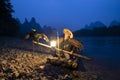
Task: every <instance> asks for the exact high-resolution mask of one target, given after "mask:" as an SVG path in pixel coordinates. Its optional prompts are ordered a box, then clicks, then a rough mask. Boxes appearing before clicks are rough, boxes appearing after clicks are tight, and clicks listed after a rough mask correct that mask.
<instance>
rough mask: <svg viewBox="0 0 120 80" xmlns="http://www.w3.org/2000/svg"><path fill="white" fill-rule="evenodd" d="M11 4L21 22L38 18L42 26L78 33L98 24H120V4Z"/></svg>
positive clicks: (103, 0) (110, 0) (72, 0)
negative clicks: (92, 23) (93, 24)
mask: <svg viewBox="0 0 120 80" xmlns="http://www.w3.org/2000/svg"><path fill="white" fill-rule="evenodd" d="M11 3H12V5H13V9H14V10H15V13H14V14H13V16H14V17H15V18H19V19H20V21H21V22H23V21H24V20H25V18H27V19H28V20H29V21H30V19H31V17H35V18H36V21H37V22H38V23H39V24H40V25H41V26H43V25H47V26H53V27H56V28H57V29H59V28H58V27H60V28H64V27H67V28H69V29H71V30H72V31H75V30H78V29H81V28H83V27H84V26H85V25H86V24H88V25H89V24H90V23H91V22H95V21H101V22H103V23H104V24H105V25H107V26H108V25H109V24H110V22H111V21H113V20H117V21H120V0H11Z"/></svg>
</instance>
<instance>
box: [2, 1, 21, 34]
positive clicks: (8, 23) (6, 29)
mask: <svg viewBox="0 0 120 80" xmlns="http://www.w3.org/2000/svg"><path fill="white" fill-rule="evenodd" d="M12 7H13V6H12V5H11V3H10V0H0V35H7V36H16V35H17V34H18V32H19V31H18V30H19V26H18V22H17V21H16V20H15V19H14V18H13V17H12V13H13V12H14V10H13V9H12Z"/></svg>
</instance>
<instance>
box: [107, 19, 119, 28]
mask: <svg viewBox="0 0 120 80" xmlns="http://www.w3.org/2000/svg"><path fill="white" fill-rule="evenodd" d="M113 26H120V22H118V21H116V20H114V21H112V22H111V23H110V25H109V27H113Z"/></svg>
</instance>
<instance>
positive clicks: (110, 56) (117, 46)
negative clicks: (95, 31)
mask: <svg viewBox="0 0 120 80" xmlns="http://www.w3.org/2000/svg"><path fill="white" fill-rule="evenodd" d="M77 39H78V40H79V41H81V42H82V43H83V45H84V50H83V54H84V55H87V56H89V57H92V58H93V61H94V62H97V63H101V65H105V66H107V67H110V68H114V69H115V68H116V69H119V68H120V37H80V38H77Z"/></svg>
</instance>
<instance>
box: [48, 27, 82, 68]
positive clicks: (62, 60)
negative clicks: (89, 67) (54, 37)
mask: <svg viewBox="0 0 120 80" xmlns="http://www.w3.org/2000/svg"><path fill="white" fill-rule="evenodd" d="M63 33H64V37H63V38H60V39H59V41H58V42H57V44H58V45H59V48H60V49H62V50H65V51H69V52H71V54H74V53H78V52H80V51H82V49H83V45H82V44H81V43H80V42H79V41H77V40H75V39H73V33H72V32H71V31H70V30H69V29H66V28H65V29H63ZM71 54H67V53H65V52H64V51H63V52H62V51H60V52H59V51H56V53H55V54H54V57H58V58H57V60H54V59H53V60H52V59H48V62H50V63H51V64H57V65H60V66H64V67H69V68H74V69H77V68H78V67H79V65H80V64H79V58H78V57H76V56H73V55H71Z"/></svg>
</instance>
